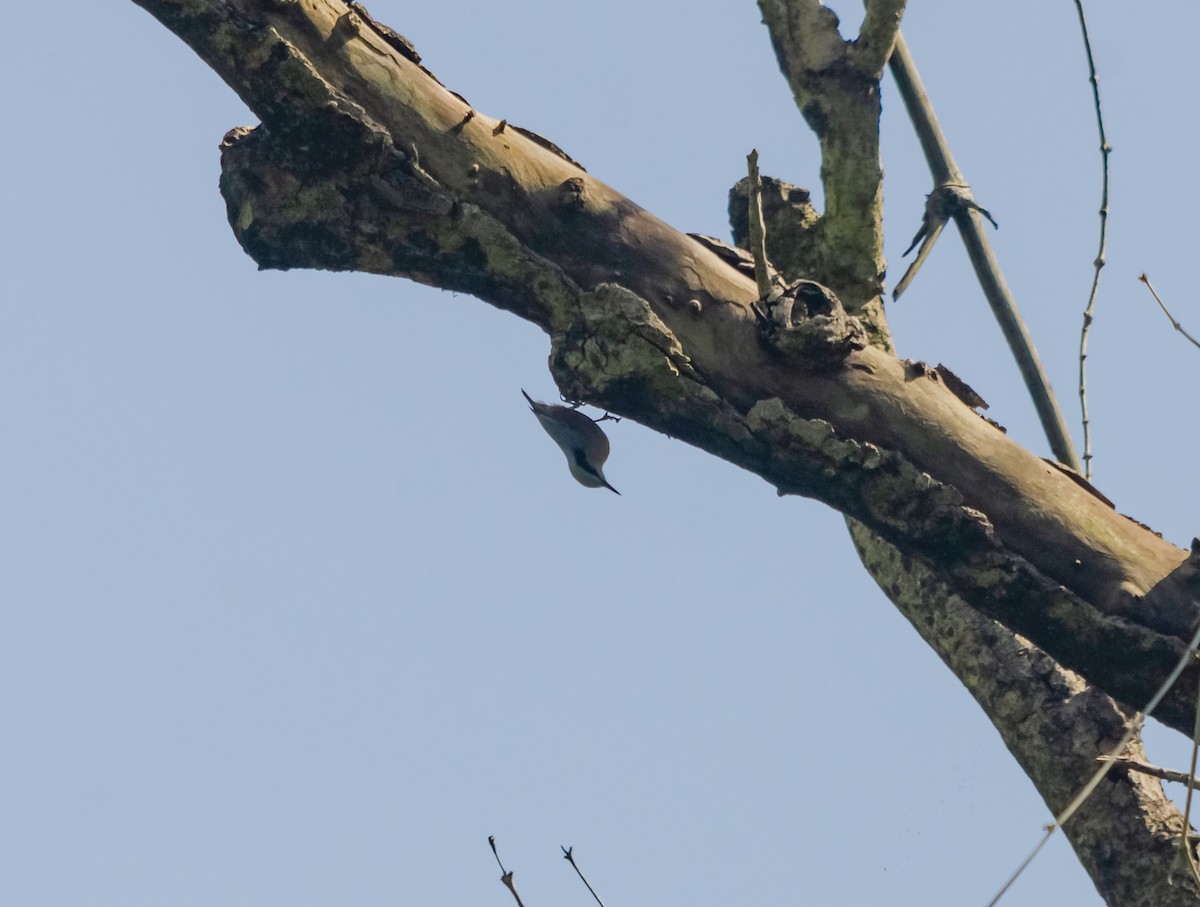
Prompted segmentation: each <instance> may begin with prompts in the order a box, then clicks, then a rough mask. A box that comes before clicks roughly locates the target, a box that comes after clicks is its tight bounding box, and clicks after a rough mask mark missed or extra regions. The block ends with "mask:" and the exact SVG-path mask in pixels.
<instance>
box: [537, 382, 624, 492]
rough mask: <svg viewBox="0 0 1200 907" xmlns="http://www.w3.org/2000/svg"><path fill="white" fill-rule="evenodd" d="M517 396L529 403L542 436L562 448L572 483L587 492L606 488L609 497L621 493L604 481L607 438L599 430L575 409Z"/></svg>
mask: <svg viewBox="0 0 1200 907" xmlns="http://www.w3.org/2000/svg"><path fill="white" fill-rule="evenodd" d="M521 393H522V394H523V395H524V396H525V399H526V400H528V401H529V409H530V411H531V412H532V413H533V414H534V415H535V416H537V420H538V421H539V422H541V423H542V428H544V429H546V434H548V435H549V436H550V437H551V438H553V439H554V443H555V444H557V445H558V446H559V447H561V448H562V452H563V454H564V455H565V456H566V458H567V466H568V467H569V468H570V470H571V475H573V476H574V477H575V479H576V481H578V482H579V484H580V485H586V486H587V487H588V488H607V489H608V490H609V491H611V492H612V493H613V494H617V495H619V494H620V493H621V492H619V491H617V489H615V488H613V487H612V486H611V485H609V484H608V480H607V479H606V478H604V472H603V468H602V467H603V466H604V461H605V460H607V459H608V436H607V435H606V434H604V432H603V431H602V430H601V428H600V426H599V425H597V424H596V423H595V422H594V421H592V420H591V419H589V418H588V417H587V416H585V415H584V414H583V413H581V412H580V411H579V410H577V409H572V408H571V407H569V406H559V405H557V404H555V403H539V402H538V401H537V400H534V399H533V398H532V397H531V396H529V394H526V393H525V389H524V388H521Z"/></svg>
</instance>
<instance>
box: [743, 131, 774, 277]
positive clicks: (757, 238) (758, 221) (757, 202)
mask: <svg viewBox="0 0 1200 907" xmlns="http://www.w3.org/2000/svg"><path fill="white" fill-rule="evenodd" d="M746 169H747V170H748V171H749V175H750V179H749V183H750V186H749V192H750V197H749V199H748V204H749V206H750V208H749V212H750V253H751V254H752V255H753V256H754V282H755V283H757V284H758V298H759V299H766V298H767V295H768V294H769V293H770V292H771V268H770V265H768V264H767V225H766V224H765V223H764V222H763V207H762V178H761V177H760V176H759V174H758V149H757V148H755V149H754V150H752V151H751V152H750V153H749V154H748V155H746Z"/></svg>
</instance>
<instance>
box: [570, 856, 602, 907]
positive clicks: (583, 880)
mask: <svg viewBox="0 0 1200 907" xmlns="http://www.w3.org/2000/svg"><path fill="white" fill-rule="evenodd" d="M560 846H561V845H560ZM574 851H575V848H574V847H563V848H562V852H563V859H564V860H566V861H567V862H568V863H570V864H571V868H572V869H574V870H575V874H576V875H578V876H579V880H580V881H581V882H583V884H584V885H586V886H587V890H588V891H590V892H591V893H592V897H593V898H595V899H596V903H597V904H599V905H600V907H604V902H603V901H602V900H600V895H598V894H596V889H594V888H593V887H592V885H591V883H590V882H589V881H588V880H587V879H586V878H584V875H583V872H582V871H581V870H580V868H579V867H578V866H577V865H576V863H575V854H574Z"/></svg>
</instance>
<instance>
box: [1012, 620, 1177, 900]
mask: <svg viewBox="0 0 1200 907" xmlns="http://www.w3.org/2000/svg"><path fill="white" fill-rule="evenodd" d="M1198 647H1200V630H1197V631H1196V633H1195V635H1193V636H1192V638H1191V639H1190V640H1189V641H1188V644H1187V648H1186V649H1185V650H1184V653H1183V656H1182V657H1181V658H1180V659H1179V662H1178V664H1176V665H1175V667H1174V668H1173V669H1172V670H1171V673H1170V674H1169V675H1168V676H1167V679H1166V680H1164V681H1163V683H1162V686H1160V687H1159V688H1158V690H1157V691H1155V693H1154V695H1153V696H1151V697H1150V701H1149V702H1147V703H1146V707H1145V708H1144V709H1142V716H1146V715H1150V714H1152V713H1153V712H1154V710H1155V709H1156V708H1158V706H1159V703H1161V702H1162V701H1163V699H1164V697H1166V695H1167V692H1168V691H1169V690H1170V689H1171V687H1173V686H1174V685H1175V681H1177V680H1178V679H1179V677H1180V675H1181V674H1183V672H1184V669H1185V668H1186V667H1187V666H1188V665H1189V664H1190V663H1191V661H1192V656H1193V655H1194V654H1195V652H1196V649H1197V648H1198ZM1141 725H1142V722H1141V721H1140V720H1135V721H1130V722H1129V723H1128V726H1127V727H1126V728H1125V733H1124V734H1123V735H1122V736H1121V740H1120V742H1119V743H1117V745H1116V746H1114V747H1113V748H1112V749H1111V750H1109V758H1107V759H1101V760H1100V762H1101V765H1100V768H1098V769H1097V770H1096V772H1095V774H1093V775H1092V777H1091V779H1090V780H1089V781H1088V783H1087V784H1085V785H1084V786H1083V789H1082V790H1080V791H1079V793H1077V794H1076V795H1075V799H1073V800H1072V801H1071V802H1070V803H1068V804H1067V808H1066V809H1064V810H1063V811H1062V812H1061V813H1059V815H1058V817H1057V818H1056V819H1055V820H1054V824H1053V825H1047V826H1046V833H1045V834H1044V835H1042V839H1041V840H1040V841H1038V843H1037V846H1036V847H1034V848H1033V850H1032V851H1031V852H1030V854H1029V856H1027V857H1026V858H1025V860H1024V861H1023V862H1022V863H1021V865H1020V866H1018V867H1017V870H1016V872H1014V873H1013V874H1012V875H1011V876H1009V878H1008V881H1007V882H1005V883H1004V886H1003V887H1002V888H1001V889H1000V890H999V891H998V892H996V896H995V897H994V898H992V899H991V900H990V901H988V907H995V905H996V904H998V903H999V902H1000V899H1001V898H1002V897H1004V895H1005V894H1006V893H1007V892H1008V889H1010V888H1012V886H1013V884H1014V883H1015V882H1016V881H1017V879H1019V878H1020V877H1021V873H1023V872H1024V871H1025V868H1026V867H1027V866H1028V865H1029V864H1030V863H1032V862H1033V859H1034V857H1036V856H1037V855H1038V854H1039V853H1040V852H1041V850H1042V848H1043V847H1045V846H1046V842H1047V841H1049V840H1050V837H1051V836H1052V835H1053V834H1054V832H1055V830H1056V829H1059V828H1062V827H1063V826H1064V825H1065V824H1066V823H1067V822H1068V821H1070V819H1071V817H1072V816H1074V815H1075V813H1077V812H1079V808H1080V807H1081V806H1083V804H1084V803H1086V802H1087V798H1088V797H1090V796H1091V795H1092V792H1093V791H1094V790H1095V789H1096V788H1097V787H1099V786H1100V782H1101V781H1103V780H1104V778H1105V776H1106V775H1107V774H1108V773H1109V771H1110V770H1111V769H1112V767H1113V765H1114V764H1115V763H1116V761H1117V758H1118V757H1119V756H1120V755H1121V753H1123V752H1125V748H1126V747H1127V746H1129V743H1130V741H1132V740H1133V738H1134V737H1136V736H1137V733H1138V730H1139V729H1140V728H1141Z"/></svg>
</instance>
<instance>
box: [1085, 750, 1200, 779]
mask: <svg viewBox="0 0 1200 907" xmlns="http://www.w3.org/2000/svg"><path fill="white" fill-rule="evenodd" d="M1096 761H1097V762H1111V763H1112V766H1113V768H1123V769H1125V771H1127V772H1138V773H1139V774H1142V775H1149V776H1150V777H1152V778H1158V779H1159V780H1161V781H1173V782H1174V783H1176V784H1187V783H1188V781H1189V780H1191V779H1192V778H1194V776H1193V775H1189V774H1188V773H1187V772H1180V771H1176V770H1175V769H1173V768H1163V767H1162V766H1161V765H1152V764H1151V763H1149V762H1139V761H1138V760H1137V759H1129V758H1128V757H1121V756H1113V755H1111V754H1105V755H1103V756H1097V757H1096Z"/></svg>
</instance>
